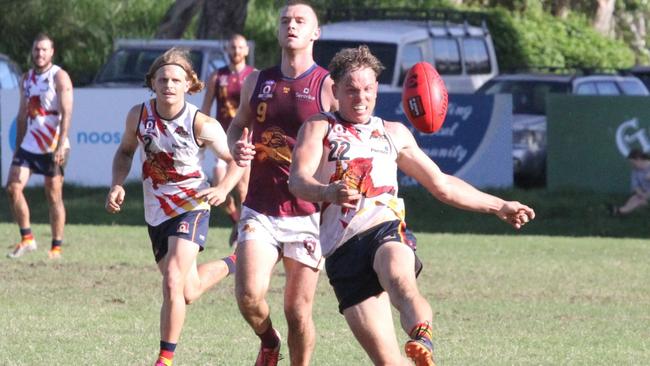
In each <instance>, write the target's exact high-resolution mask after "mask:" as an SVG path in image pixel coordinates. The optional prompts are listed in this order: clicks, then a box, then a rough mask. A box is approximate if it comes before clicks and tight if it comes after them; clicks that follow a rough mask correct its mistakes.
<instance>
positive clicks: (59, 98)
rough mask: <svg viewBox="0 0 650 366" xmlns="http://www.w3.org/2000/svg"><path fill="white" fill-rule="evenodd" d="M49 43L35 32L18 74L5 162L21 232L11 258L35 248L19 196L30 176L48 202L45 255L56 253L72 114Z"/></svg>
mask: <svg viewBox="0 0 650 366" xmlns="http://www.w3.org/2000/svg"><path fill="white" fill-rule="evenodd" d="M53 57H54V42H53V41H52V39H51V38H50V37H49V36H48V35H46V34H39V35H38V36H37V37H36V38H35V39H34V43H33V45H32V64H33V66H34V67H33V68H32V69H31V70H29V71H28V72H27V73H25V75H23V79H22V83H21V84H20V92H21V93H20V94H21V97H20V106H19V109H18V118H17V133H16V151H15V152H14V156H13V159H12V162H11V168H10V170H9V178H8V180H7V193H8V194H9V202H10V204H11V209H12V212H13V215H14V219H15V220H16V222H17V224H18V226H19V228H20V234H21V241H20V243H18V244H16V246H15V248H14V250H13V251H12V252H11V253H9V254H8V256H9V257H10V258H16V257H20V256H22V255H24V254H25V253H28V252H31V251H34V250H36V240H35V239H34V236H33V235H32V231H31V224H30V212H29V205H28V204H27V200H26V199H25V195H24V194H23V190H24V188H25V185H26V184H27V182H28V180H29V177H30V175H31V174H40V175H43V176H44V178H45V179H44V183H45V184H44V188H45V196H46V197H47V202H48V204H49V206H50V226H51V230H52V245H51V248H50V251H49V252H48V257H49V258H50V259H57V258H60V257H61V245H62V243H63V230H64V226H65V206H64V204H63V167H64V165H65V163H66V160H67V157H68V152H69V150H70V143H69V141H68V130H69V129H70V119H71V117H72V100H73V96H72V81H71V80H70V76H68V73H67V72H66V71H65V70H63V69H62V68H61V67H59V66H57V65H54V64H53V63H52V58H53Z"/></svg>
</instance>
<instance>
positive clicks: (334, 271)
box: [289, 46, 535, 366]
mask: <svg viewBox="0 0 650 366" xmlns="http://www.w3.org/2000/svg"><path fill="white" fill-rule="evenodd" d="M382 69H383V66H382V65H381V63H380V62H379V60H378V59H377V58H376V57H375V56H373V55H372V54H371V53H370V51H369V50H368V48H367V47H366V46H361V47H359V48H353V49H352V48H348V49H344V50H341V51H340V52H339V53H337V54H336V55H335V56H334V58H333V59H332V61H331V63H330V66H329V70H330V72H331V75H332V79H333V80H334V86H333V88H334V95H335V96H336V98H337V100H338V102H339V112H337V113H336V114H320V115H316V116H314V117H312V118H311V119H310V120H308V121H307V122H305V123H304V124H303V127H302V128H301V130H300V133H299V135H298V140H297V143H296V148H295V150H294V153H293V163H292V165H291V175H290V180H289V188H290V189H291V192H293V193H294V194H295V195H296V196H298V197H300V198H302V199H306V200H309V201H312V202H321V205H322V207H323V211H322V213H321V219H322V220H321V244H322V245H323V252H324V254H325V255H326V256H327V260H326V263H325V268H326V270H327V275H328V277H329V280H330V284H331V285H332V287H333V288H334V292H335V293H336V296H337V298H338V300H339V311H340V312H341V313H342V314H343V315H344V317H345V319H346V321H347V323H348V325H349V327H350V329H351V330H352V332H353V333H354V335H355V337H356V338H357V340H358V341H359V343H360V344H361V346H362V347H363V348H364V350H365V351H366V353H367V354H368V356H369V357H370V359H371V360H372V362H373V363H374V364H375V365H403V364H405V360H403V359H402V356H401V354H400V349H399V345H398V342H397V338H396V336H395V330H394V328H393V320H392V314H391V303H392V304H393V305H394V306H395V307H396V309H397V311H398V312H399V314H400V323H401V326H402V329H403V330H404V331H405V332H406V333H407V334H408V335H409V336H410V338H411V339H410V340H409V341H408V342H407V343H406V345H405V352H406V355H407V356H408V357H409V358H411V359H412V360H413V361H414V362H415V364H416V365H417V366H421V365H434V360H433V340H432V337H433V336H432V329H431V322H432V317H433V314H432V311H431V306H430V305H429V303H428V302H427V300H426V299H425V298H424V297H423V296H422V295H421V294H420V293H419V290H418V287H417V283H416V276H417V274H418V273H419V271H420V270H421V268H422V264H421V262H420V261H419V260H418V258H417V256H416V255H415V248H413V247H412V246H410V245H408V241H407V240H406V238H405V224H404V216H405V215H404V208H403V205H402V204H401V203H400V201H399V199H398V198H397V169H398V168H399V169H401V170H402V171H403V172H404V173H406V174H407V175H409V176H411V177H413V178H415V179H416V180H417V181H418V182H419V183H420V184H422V186H424V188H425V189H427V190H428V191H429V192H430V193H431V194H432V195H433V196H434V197H436V198H438V199H439V200H441V201H442V202H444V203H447V204H449V205H452V206H455V207H458V208H461V209H465V210H470V211H476V212H483V213H492V214H494V215H496V216H497V217H498V218H500V219H501V220H504V221H505V222H507V223H509V224H511V225H512V226H514V227H515V228H517V229H518V228H520V227H521V226H523V225H524V224H526V223H527V222H528V221H529V220H532V219H533V218H534V217H535V212H534V211H533V210H532V209H531V208H530V207H528V206H526V205H523V204H521V203H519V202H515V201H504V200H502V199H501V198H498V197H495V196H492V195H489V194H486V193H483V192H481V191H479V190H477V189H475V188H474V187H472V186H471V185H469V184H468V183H466V182H464V181H462V180H461V179H458V178H456V177H454V176H451V175H447V174H445V173H443V172H442V171H441V170H440V169H439V168H438V166H437V165H436V164H435V163H434V162H433V161H432V160H431V159H429V157H428V156H427V155H426V154H425V153H424V152H423V151H422V150H421V149H420V148H419V147H418V145H417V143H416V141H415V139H414V137H413V135H412V134H411V132H410V131H409V130H408V128H407V127H406V126H404V125H403V124H402V123H400V122H389V121H384V120H382V119H380V118H377V117H374V116H373V115H372V114H373V111H374V108H375V103H376V99H377V88H378V83H377V77H378V75H379V73H380V72H381V70H382Z"/></svg>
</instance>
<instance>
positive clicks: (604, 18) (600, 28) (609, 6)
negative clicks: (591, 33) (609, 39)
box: [593, 0, 616, 36]
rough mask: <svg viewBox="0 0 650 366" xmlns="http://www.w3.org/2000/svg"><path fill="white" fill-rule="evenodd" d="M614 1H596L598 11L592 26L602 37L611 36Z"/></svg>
mask: <svg viewBox="0 0 650 366" xmlns="http://www.w3.org/2000/svg"><path fill="white" fill-rule="evenodd" d="M615 4H616V0H598V9H597V10H596V16H595V17H594V21H593V26H594V29H596V31H597V32H598V33H600V34H602V35H604V36H613V30H614V27H613V22H612V20H613V18H614V5H615Z"/></svg>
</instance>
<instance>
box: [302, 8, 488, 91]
mask: <svg viewBox="0 0 650 366" xmlns="http://www.w3.org/2000/svg"><path fill="white" fill-rule="evenodd" d="M354 10H356V11H355V12H354V14H350V13H349V10H345V14H337V16H340V17H346V16H347V17H351V18H353V19H355V20H352V21H342V22H334V23H329V24H324V25H322V26H321V37H320V39H319V40H318V41H316V44H315V46H314V57H315V59H316V62H317V63H318V64H319V65H321V66H323V67H327V66H328V64H329V62H330V60H331V59H332V57H333V56H334V54H335V53H336V52H338V51H339V50H340V49H342V48H346V47H357V46H358V45H361V44H365V45H367V46H368V47H369V48H370V50H371V52H372V53H373V54H374V55H375V56H377V57H378V58H379V59H380V60H381V62H382V63H383V64H384V66H385V67H386V70H384V72H383V73H382V74H381V75H380V77H379V83H380V88H379V91H380V92H390V91H395V92H401V91H402V82H403V80H404V76H405V75H406V72H407V71H408V69H409V68H410V67H411V66H413V65H414V64H415V63H416V62H419V61H427V62H429V63H431V64H432V65H433V66H435V68H436V70H438V73H440V75H441V76H442V78H443V80H444V81H445V85H446V86H447V89H448V91H449V92H450V93H473V92H474V91H476V89H478V88H479V87H480V86H481V85H483V83H485V82H486V81H487V80H489V79H490V78H492V77H494V76H496V75H497V74H498V73H499V68H498V65H497V59H496V54H495V52H494V45H493V43H492V38H491V37H490V32H489V31H488V29H487V27H486V26H485V23H484V22H480V24H481V25H470V24H469V22H468V19H467V18H463V17H462V16H461V17H459V16H454V17H449V16H447V15H448V14H450V13H449V12H446V11H440V12H434V11H425V12H423V13H422V12H420V13H418V12H411V11H401V12H390V13H389V12H381V11H380V12H378V11H377V9H375V10H374V11H371V10H368V11H363V9H362V10H359V9H354ZM380 10H390V9H380ZM451 14H454V15H457V14H462V13H457V12H453V13H451ZM372 17H376V19H382V20H367V19H372ZM392 17H395V18H398V19H388V20H386V19H387V18H392ZM326 18H328V19H331V17H326ZM358 19H363V20H358ZM402 19H407V20H402ZM431 19H436V20H431ZM455 21H459V23H457V22H455Z"/></svg>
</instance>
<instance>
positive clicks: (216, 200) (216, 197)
mask: <svg viewBox="0 0 650 366" xmlns="http://www.w3.org/2000/svg"><path fill="white" fill-rule="evenodd" d="M227 195H228V193H227V192H224V191H223V189H221V188H220V187H218V186H217V187H210V188H206V189H203V190H201V191H199V192H198V193H197V194H196V197H197V198H203V199H204V200H206V201H208V203H209V204H210V205H212V206H219V205H220V204H222V203H223V202H224V201H225V200H226V196H227Z"/></svg>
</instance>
